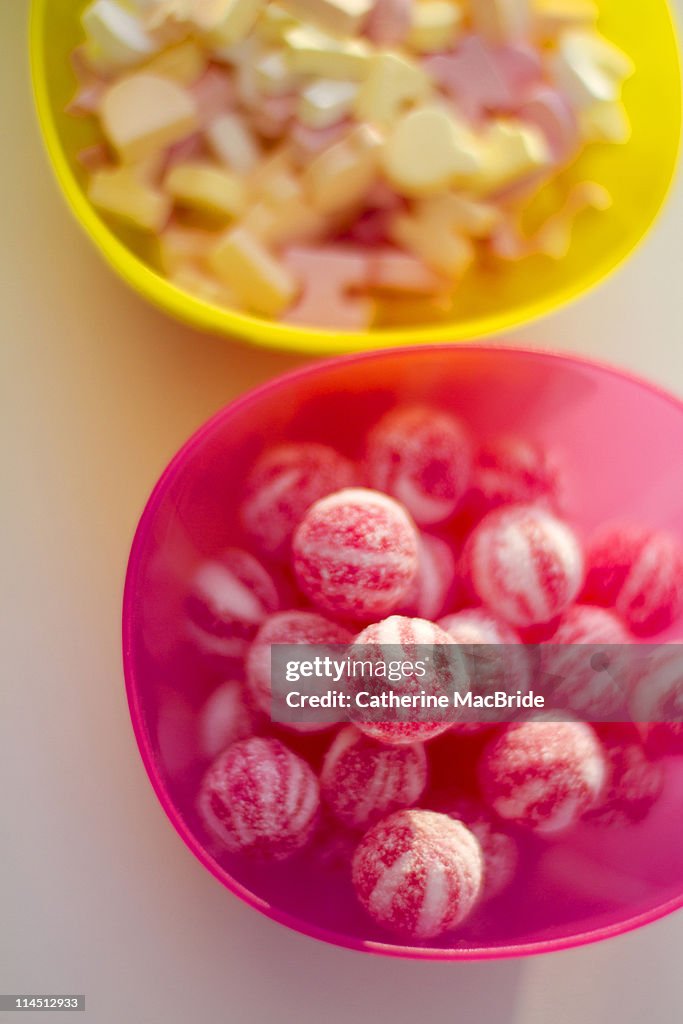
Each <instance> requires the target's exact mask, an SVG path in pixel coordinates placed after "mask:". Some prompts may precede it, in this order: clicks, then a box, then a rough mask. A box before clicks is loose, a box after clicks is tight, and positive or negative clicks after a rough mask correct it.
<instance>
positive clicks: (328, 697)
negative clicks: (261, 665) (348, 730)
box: [285, 690, 545, 711]
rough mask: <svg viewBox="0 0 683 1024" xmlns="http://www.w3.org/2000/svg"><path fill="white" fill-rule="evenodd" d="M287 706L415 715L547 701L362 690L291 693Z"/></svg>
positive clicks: (500, 693)
mask: <svg viewBox="0 0 683 1024" xmlns="http://www.w3.org/2000/svg"><path fill="white" fill-rule="evenodd" d="M285 702H286V704H287V707H289V708H344V709H347V710H348V709H351V708H358V709H359V710H361V711H364V710H370V709H378V710H380V709H387V710H389V709H404V710H412V711H417V710H419V711H428V710H430V709H432V710H437V709H439V708H440V709H442V710H446V709H447V708H473V709H475V710H483V709H494V708H543V707H545V698H544V697H542V696H541V695H540V694H535V693H534V692H533V690H530V691H528V692H527V693H524V692H523V691H522V690H517V692H516V693H509V692H508V691H507V690H495V691H494V692H493V693H487V694H484V695H482V694H474V693H472V692H471V691H468V692H467V693H460V692H458V691H457V690H456V691H454V692H453V693H452V694H445V693H441V694H435V693H426V692H425V691H424V690H419V691H418V692H417V693H394V692H393V691H392V690H385V691H383V692H382V693H370V691H368V690H359V691H358V692H357V693H348V692H347V691H345V690H325V691H324V692H322V693H303V692H302V691H301V690H288V691H287V693H286V694H285Z"/></svg>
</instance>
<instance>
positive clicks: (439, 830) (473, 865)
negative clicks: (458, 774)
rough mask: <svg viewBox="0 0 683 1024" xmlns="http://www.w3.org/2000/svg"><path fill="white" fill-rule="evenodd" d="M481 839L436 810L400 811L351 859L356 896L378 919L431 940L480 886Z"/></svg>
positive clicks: (464, 911)
mask: <svg viewBox="0 0 683 1024" xmlns="http://www.w3.org/2000/svg"><path fill="white" fill-rule="evenodd" d="M482 877H483V865H482V854H481V849H480V847H479V843H478V842H477V840H476V839H475V837H474V836H473V834H472V833H471V832H470V830H469V829H468V828H467V827H466V826H465V825H463V823H462V822H460V821H453V820H452V819H451V818H449V817H448V816H447V815H446V814H438V813H437V812H435V811H423V810H409V811H398V812H396V813H395V814H392V815H390V816H389V817H388V818H384V819H383V820H382V821H380V822H379V823H378V824H377V825H375V826H374V828H372V829H370V831H369V832H368V833H367V834H366V835H365V836H364V838H363V839H362V840H361V843H360V845H359V846H358V849H357V850H356V854H355V856H354V858H353V867H352V879H353V886H354V889H355V891H356V895H357V897H358V899H359V901H360V903H361V905H362V906H363V907H364V908H365V910H366V911H367V913H368V914H369V915H370V917H372V918H373V919H374V920H375V921H376V922H377V924H379V925H381V926H382V927H383V928H386V929H388V930H389V931H391V932H394V933H395V934H397V935H401V936H404V937H406V938H411V939H431V938H436V937H438V936H439V935H442V934H443V933H444V932H448V931H451V929H453V928H456V927H457V926H458V925H459V924H461V923H462V922H463V921H464V920H465V918H466V917H467V916H468V915H469V914H470V912H471V911H472V909H473V907H474V906H475V904H476V902H477V900H478V899H479V896H480V894H481V888H482Z"/></svg>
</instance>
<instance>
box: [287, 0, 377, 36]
mask: <svg viewBox="0 0 683 1024" xmlns="http://www.w3.org/2000/svg"><path fill="white" fill-rule="evenodd" d="M281 3H282V6H283V7H284V8H285V10H287V11H290V12H291V13H292V14H293V15H294V16H295V17H296V18H298V19H299V21H305V22H311V23H312V24H313V25H315V26H317V27H318V28H321V29H323V31H325V32H329V33H330V34H331V35H334V36H352V35H355V34H356V33H357V32H358V30H359V28H360V27H361V25H362V23H363V22H364V20H365V19H366V17H367V16H368V14H369V12H370V9H371V7H372V0H281Z"/></svg>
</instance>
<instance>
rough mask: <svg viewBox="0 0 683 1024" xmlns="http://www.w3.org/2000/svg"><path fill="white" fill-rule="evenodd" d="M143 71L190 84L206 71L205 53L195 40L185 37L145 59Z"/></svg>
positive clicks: (181, 83)
mask: <svg viewBox="0 0 683 1024" xmlns="http://www.w3.org/2000/svg"><path fill="white" fill-rule="evenodd" d="M145 71H150V72H151V73H152V74H155V75H162V76H163V77H164V78H172V79H173V80H174V81H175V82H179V83H180V85H192V83H193V82H196V81H197V80H198V79H199V78H201V76H202V74H203V73H204V72H205V71H206V54H205V52H204V50H203V49H202V47H201V46H200V45H199V43H197V42H196V40H194V39H185V40H184V41H183V42H181V43H178V44H177V45H176V46H170V47H169V48H168V49H166V50H163V51H162V52H161V53H158V54H157V55H156V56H155V57H153V58H152V59H151V60H149V61H147V63H146V64H145Z"/></svg>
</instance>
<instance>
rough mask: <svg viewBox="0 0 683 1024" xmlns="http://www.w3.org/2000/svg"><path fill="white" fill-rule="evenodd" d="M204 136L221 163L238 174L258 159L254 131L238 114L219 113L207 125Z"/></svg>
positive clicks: (259, 151) (258, 149) (259, 153)
mask: <svg viewBox="0 0 683 1024" xmlns="http://www.w3.org/2000/svg"><path fill="white" fill-rule="evenodd" d="M206 138H207V141H208V143H209V146H210V147H211V150H212V152H213V153H214V155H215V156H216V157H217V158H218V159H219V160H220V161H221V163H223V164H225V166H226V167H229V168H230V170H232V171H236V172H237V173H238V174H248V173H249V172H250V171H251V170H253V168H254V167H255V166H256V164H257V163H258V161H259V159H260V156H261V150H260V147H259V144H258V142H257V140H256V138H255V137H254V133H253V132H252V131H251V129H250V127H249V125H248V124H247V123H246V121H245V120H244V118H243V117H240V115H239V114H221V116H220V117H217V118H216V120H215V121H213V122H212V123H211V124H210V125H209V127H208V129H207V132H206Z"/></svg>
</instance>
